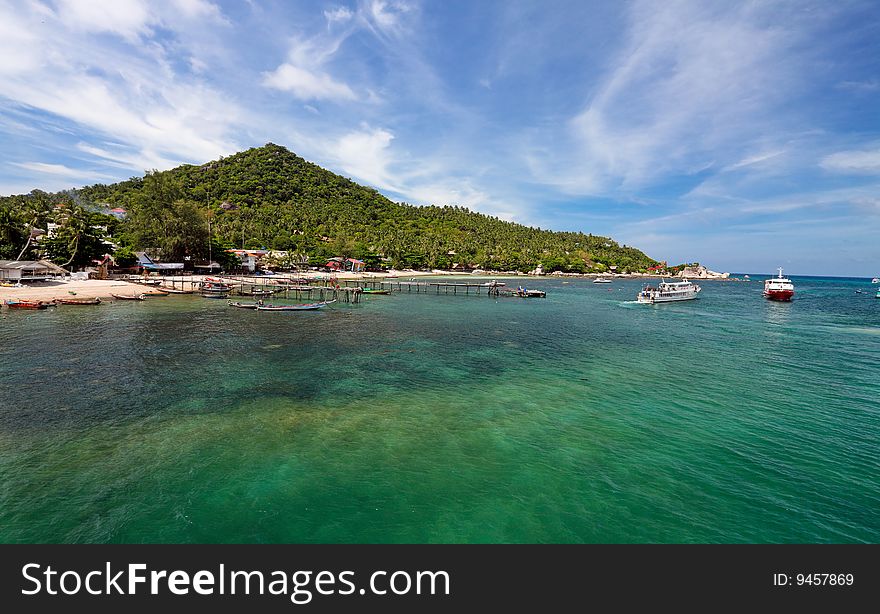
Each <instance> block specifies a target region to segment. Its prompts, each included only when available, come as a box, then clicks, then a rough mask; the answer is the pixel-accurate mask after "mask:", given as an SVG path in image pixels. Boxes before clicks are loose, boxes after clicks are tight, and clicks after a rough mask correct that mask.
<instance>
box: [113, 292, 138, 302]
mask: <svg viewBox="0 0 880 614" xmlns="http://www.w3.org/2000/svg"><path fill="white" fill-rule="evenodd" d="M110 296H112V297H113V298H115V299H119V300H120V301H145V300H147V295H146V294H112V293H111V294H110Z"/></svg>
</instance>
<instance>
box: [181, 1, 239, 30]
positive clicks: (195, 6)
mask: <svg viewBox="0 0 880 614" xmlns="http://www.w3.org/2000/svg"><path fill="white" fill-rule="evenodd" d="M172 5H173V6H174V8H175V9H177V11H179V12H180V13H182V14H183V16H184V17H186V18H187V19H210V20H212V21H214V22H216V23H222V24H225V25H231V24H230V22H229V20H228V19H227V18H226V17H225V16H224V15H223V13H222V11H221V10H220V7H218V6H217V5H216V4H214V3H213V2H209V1H208V0H172Z"/></svg>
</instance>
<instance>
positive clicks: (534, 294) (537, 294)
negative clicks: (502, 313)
mask: <svg viewBox="0 0 880 614" xmlns="http://www.w3.org/2000/svg"><path fill="white" fill-rule="evenodd" d="M513 294H514V296H518V297H520V298H546V297H547V293H546V292H544V291H543V290H529V289H528V288H523V287H522V286H520V287H518V288H517V289H516V292H514V293H513Z"/></svg>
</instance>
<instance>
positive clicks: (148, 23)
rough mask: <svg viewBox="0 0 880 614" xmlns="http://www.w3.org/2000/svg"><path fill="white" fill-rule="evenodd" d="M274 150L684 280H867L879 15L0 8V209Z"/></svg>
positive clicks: (875, 253) (879, 76) (879, 193)
mask: <svg viewBox="0 0 880 614" xmlns="http://www.w3.org/2000/svg"><path fill="white" fill-rule="evenodd" d="M270 141H271V142H274V143H278V144H280V145H284V146H286V147H288V148H289V149H291V150H292V151H294V152H296V153H297V154H299V155H301V156H303V157H305V158H306V159H309V160H312V161H314V162H316V163H318V164H320V165H322V166H324V167H326V168H329V169H331V170H333V171H335V172H337V173H340V174H342V175H345V176H348V177H351V178H353V179H355V180H357V181H359V182H361V183H364V184H368V185H372V186H374V187H376V188H377V189H379V190H380V191H382V192H383V193H384V194H386V195H387V196H389V197H390V198H392V199H394V200H397V201H404V202H409V203H412V204H428V203H436V204H461V205H465V206H468V207H470V208H472V209H475V210H477V211H481V212H484V213H489V214H492V215H497V216H499V217H502V218H505V219H510V220H515V221H518V222H522V223H526V224H530V225H536V226H541V227H542V228H552V229H556V230H581V231H584V232H592V233H594V234H607V235H611V236H612V237H614V238H615V239H617V240H618V241H620V242H622V243H626V244H628V245H635V246H637V247H639V248H641V249H643V250H645V251H646V252H647V253H648V254H649V255H651V256H653V257H655V258H658V259H666V260H668V261H670V263H678V262H683V261H694V260H699V261H700V262H702V263H704V264H706V265H707V266H709V267H710V268H712V269H715V270H725V271H739V272H764V271H767V272H772V271H773V270H774V269H775V267H777V266H785V267H786V271H787V272H788V273H791V274H811V273H812V274H830V275H866V276H873V275H878V274H880V5H877V3H876V2H873V1H852V2H848V1H845V0H843V1H835V2H827V1H825V0H823V1H819V2H810V1H808V0H800V1H795V0H791V1H781V2H773V1H770V0H767V1H762V2H738V3H736V2H727V1H718V2H712V1H709V0H703V1H684V0H683V1H675V0H669V1H664V2H655V1H647V2H642V1H631V2H612V1H608V2H588V1H583V0H580V1H572V2H566V1H561V0H557V1H546V2H544V1H542V2H537V1H535V2H516V1H510V0H508V1H499V2H489V1H480V2H475V1H465V0H452V1H439V0H438V1H431V2H428V1H418V0H360V1H356V2H317V1H306V0H302V1H299V2H293V1H283V0H278V1H267V0H249V1H246V2H244V1H242V2H229V3H226V2H216V3H215V2H210V1H209V0H156V1H147V0H112V1H110V0H108V1H106V2H98V1H91V0H54V1H52V0H20V1H10V0H0V194H13V193H24V192H28V191H30V190H31V189H33V188H41V189H45V190H57V189H63V188H67V187H74V186H80V185H83V184H90V183H95V182H113V181H116V180H119V179H125V178H128V177H131V176H134V175H141V174H143V172H144V171H145V170H146V169H154V168H155V169H166V168H171V167H173V166H176V165H178V164H180V163H184V162H190V163H200V162H205V161H207V160H211V159H215V158H217V157H218V156H221V155H228V154H231V153H234V152H236V151H240V150H242V149H246V148H248V147H253V146H260V145H262V144H264V143H266V142H270Z"/></svg>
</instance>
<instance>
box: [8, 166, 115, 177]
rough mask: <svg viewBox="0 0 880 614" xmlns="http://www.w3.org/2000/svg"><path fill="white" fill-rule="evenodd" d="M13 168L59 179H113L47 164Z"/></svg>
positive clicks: (81, 170) (104, 175) (100, 174)
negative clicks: (54, 176)
mask: <svg viewBox="0 0 880 614" xmlns="http://www.w3.org/2000/svg"><path fill="white" fill-rule="evenodd" d="M13 166H17V167H19V168H23V169H25V170H29V171H33V172H35V173H38V174H43V175H56V176H59V177H71V178H75V179H82V178H88V179H93V180H97V179H110V178H112V177H111V176H110V175H106V174H104V173H96V172H93V171H88V170H83V169H78V168H70V167H69V166H65V165H63V164H50V163H47V162H13Z"/></svg>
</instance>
